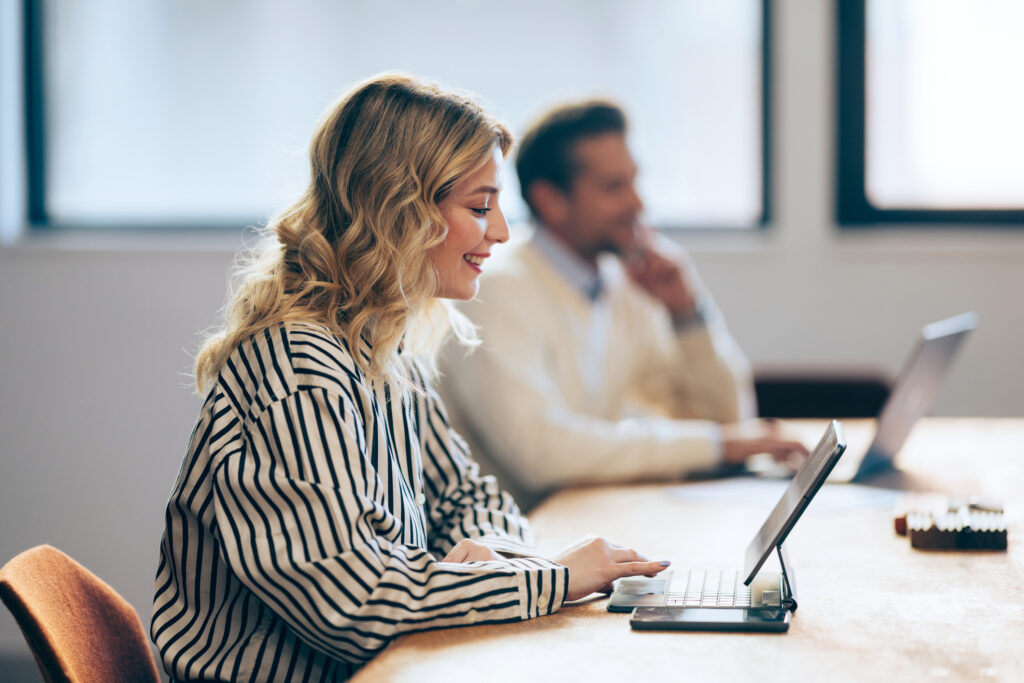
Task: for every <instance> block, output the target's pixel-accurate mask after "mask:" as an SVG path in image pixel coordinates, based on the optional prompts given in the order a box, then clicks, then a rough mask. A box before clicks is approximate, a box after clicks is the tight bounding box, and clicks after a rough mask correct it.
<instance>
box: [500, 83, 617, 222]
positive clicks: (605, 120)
mask: <svg viewBox="0 0 1024 683" xmlns="http://www.w3.org/2000/svg"><path fill="white" fill-rule="evenodd" d="M626 128H627V123H626V114H625V112H623V111H622V108H621V107H619V106H618V105H617V104H615V103H614V102H610V101H607V100H586V101H583V102H569V103H566V104H562V105H560V106H558V107H555V108H554V109H551V110H550V111H548V112H547V113H546V114H544V115H543V116H541V117H540V118H539V119H538V120H537V121H536V122H534V124H533V125H532V126H530V128H529V129H528V130H527V131H526V134H525V135H523V137H522V140H521V141H520V143H519V151H518V152H517V153H516V174H517V175H518V176H519V190H520V192H521V193H522V195H523V199H524V200H525V201H526V204H527V205H528V206H529V207H530V211H532V212H533V213H534V215H536V213H537V212H536V209H535V208H534V207H533V204H531V203H530V186H531V185H533V183H534V182H536V181H538V180H546V181H547V182H549V183H551V184H552V185H554V186H555V187H558V188H560V189H561V190H563V191H564V192H569V191H570V190H571V189H572V182H573V180H574V179H575V177H576V173H577V172H578V170H579V167H578V165H577V163H576V159H575V158H574V156H573V150H574V148H575V145H576V143H577V142H579V141H580V140H581V139H583V138H589V137H594V136H596V135H603V134H605V133H619V134H625V133H626Z"/></svg>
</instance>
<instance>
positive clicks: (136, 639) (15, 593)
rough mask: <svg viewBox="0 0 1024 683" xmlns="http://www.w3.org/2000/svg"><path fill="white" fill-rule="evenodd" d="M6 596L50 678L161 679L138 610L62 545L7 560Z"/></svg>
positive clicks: (2, 592) (1, 591)
mask: <svg viewBox="0 0 1024 683" xmlns="http://www.w3.org/2000/svg"><path fill="white" fill-rule="evenodd" d="M0 598H2V599H3V601H4V604H6V605H7V608H8V609H9V610H10V611H11V613H12V614H13V615H14V618H15V619H16V620H17V622H18V626H20V627H21V631H22V633H24V634H25V640H27V641H28V644H29V647H30V648H31V650H32V654H33V655H34V656H35V658H36V662H37V663H38V664H39V669H40V670H41V671H42V674H43V677H44V678H45V679H46V680H47V681H108V682H111V683H115V682H117V681H150V682H153V683H159V681H160V676H159V674H158V673H157V669H156V663H155V661H154V660H153V654H152V652H151V651H150V649H149V640H148V639H147V638H146V633H145V631H144V630H143V628H142V622H141V621H139V615H138V614H136V613H135V610H134V609H133V608H132V606H131V605H129V604H128V602H127V601H126V600H125V599H124V598H122V597H121V596H120V595H118V594H117V592H116V591H115V590H114V589H113V588H111V587H110V586H108V585H107V584H106V583H104V582H103V581H102V580H100V579H99V577H97V576H96V575H95V574H93V573H92V572H90V571H89V570H88V569H86V568H85V567H83V566H82V565H80V564H78V563H77V562H75V561H74V560H72V559H71V558H70V557H68V556H67V555H65V554H64V553H62V552H61V551H59V550H57V549H56V548H54V547H52V546H48V545H40V546H36V547H35V548H31V549H29V550H26V551H25V552H23V553H21V554H19V555H17V556H16V557H15V558H14V559H12V560H11V561H10V562H8V563H7V564H6V565H4V567H3V569H0Z"/></svg>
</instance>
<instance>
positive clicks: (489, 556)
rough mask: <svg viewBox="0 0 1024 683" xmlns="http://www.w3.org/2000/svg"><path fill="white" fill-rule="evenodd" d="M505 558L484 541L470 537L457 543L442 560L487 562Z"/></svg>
mask: <svg viewBox="0 0 1024 683" xmlns="http://www.w3.org/2000/svg"><path fill="white" fill-rule="evenodd" d="M504 559H505V558H503V557H502V556H501V555H499V554H498V553H496V552H494V551H493V550H491V549H490V548H488V547H487V546H485V545H484V544H483V543H477V542H476V541H471V540H469V539H468V538H464V539H462V540H461V541H459V542H458V543H456V544H455V547H454V548H452V549H451V550H450V551H449V552H448V554H447V555H445V556H444V559H443V560H441V561H442V562H487V561H489V560H497V561H499V562H501V561H503V560H504Z"/></svg>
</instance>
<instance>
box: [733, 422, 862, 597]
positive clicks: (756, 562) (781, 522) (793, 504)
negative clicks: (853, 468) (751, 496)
mask: <svg viewBox="0 0 1024 683" xmlns="http://www.w3.org/2000/svg"><path fill="white" fill-rule="evenodd" d="M844 450H846V435H845V434H844V433H843V425H842V424H841V423H839V422H838V421H837V420H832V422H831V423H830V424H829V426H828V428H827V429H826V430H825V434H824V435H823V436H822V437H821V441H819V442H818V445H817V446H815V447H814V450H813V451H811V455H810V456H809V457H808V458H807V461H806V462H804V464H803V465H802V466H801V467H800V470H799V471H798V472H797V473H796V476H795V477H793V480H792V481H791V482H789V486H787V487H786V491H785V492H784V493H783V494H782V498H781V499H779V502H778V503H776V505H775V509H774V510H772V512H771V514H770V515H768V519H766V520H765V522H764V524H762V525H761V529H760V530H759V531H758V532H757V535H755V536H754V540H753V541H751V542H750V545H748V546H747V553H746V557H745V558H744V562H743V572H744V573H745V574H746V575H747V578H746V580H745V581H744V583H746V584H749V583H750V582H751V581H753V580H754V577H755V576H756V575H757V572H758V570H759V569H760V568H761V565H763V564H764V562H765V560H767V559H768V556H769V555H771V554H772V551H773V550H775V547H776V546H777V545H779V544H780V543H782V541H784V540H785V538H786V536H787V535H788V534H789V531H790V529H792V528H793V526H794V525H795V524H796V521H797V520H798V519H800V515H801V514H802V513H803V511H804V509H805V508H806V507H807V504H808V503H810V502H811V498H813V497H814V494H815V493H817V492H818V489H819V488H821V485H822V483H823V482H824V481H825V478H826V477H828V473H829V472H831V471H832V468H833V467H835V464H836V463H837V462H838V461H839V456H841V455H842V454H843V451H844Z"/></svg>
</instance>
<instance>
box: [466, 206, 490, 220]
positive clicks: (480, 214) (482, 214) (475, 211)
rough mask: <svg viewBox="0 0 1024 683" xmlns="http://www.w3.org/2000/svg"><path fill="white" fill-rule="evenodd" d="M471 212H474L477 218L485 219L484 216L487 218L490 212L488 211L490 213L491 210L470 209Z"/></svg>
mask: <svg viewBox="0 0 1024 683" xmlns="http://www.w3.org/2000/svg"><path fill="white" fill-rule="evenodd" d="M470 211H472V212H473V213H475V214H476V215H477V216H480V217H481V218H483V217H484V216H486V215H487V212H488V211H490V209H488V208H483V209H470Z"/></svg>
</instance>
